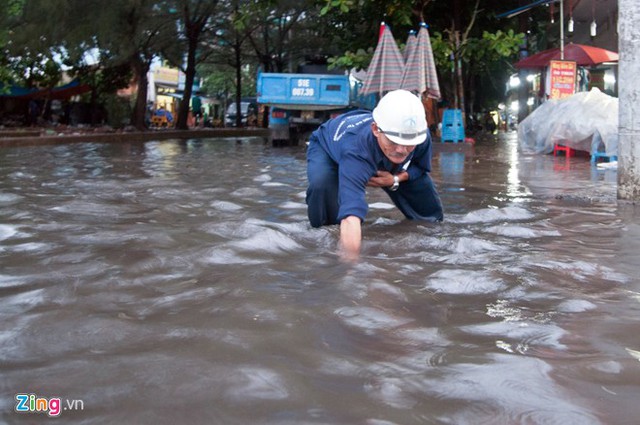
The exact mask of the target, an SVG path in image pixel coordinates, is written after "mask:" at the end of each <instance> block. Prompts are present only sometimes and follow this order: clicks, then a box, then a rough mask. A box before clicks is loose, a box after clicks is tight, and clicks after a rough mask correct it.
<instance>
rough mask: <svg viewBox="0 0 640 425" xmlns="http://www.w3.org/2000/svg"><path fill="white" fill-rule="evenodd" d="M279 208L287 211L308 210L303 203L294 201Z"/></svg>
mask: <svg viewBox="0 0 640 425" xmlns="http://www.w3.org/2000/svg"><path fill="white" fill-rule="evenodd" d="M279 207H280V208H282V209H285V210H297V209H306V208H307V206H306V205H305V204H303V203H301V202H292V201H287V202H285V203H283V204H280V205H279Z"/></svg>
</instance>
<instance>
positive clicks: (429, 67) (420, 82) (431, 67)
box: [401, 22, 440, 99]
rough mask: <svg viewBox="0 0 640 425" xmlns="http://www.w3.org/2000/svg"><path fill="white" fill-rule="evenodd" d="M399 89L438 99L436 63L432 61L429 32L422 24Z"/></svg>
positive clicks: (425, 25)
mask: <svg viewBox="0 0 640 425" xmlns="http://www.w3.org/2000/svg"><path fill="white" fill-rule="evenodd" d="M401 87H402V88H403V89H405V90H410V91H411V90H412V91H416V92H418V93H419V94H422V93H423V92H425V91H426V92H427V96H428V97H431V98H434V99H439V98H440V84H439V83H438V75H437V74H436V63H435V61H434V59H433V50H432V49H431V40H430V39H429V30H427V24H425V23H424V22H423V23H421V24H420V31H418V38H417V40H416V45H415V47H414V48H413V49H412V50H411V52H410V56H408V57H407V64H406V66H405V69H404V74H403V76H402V84H401Z"/></svg>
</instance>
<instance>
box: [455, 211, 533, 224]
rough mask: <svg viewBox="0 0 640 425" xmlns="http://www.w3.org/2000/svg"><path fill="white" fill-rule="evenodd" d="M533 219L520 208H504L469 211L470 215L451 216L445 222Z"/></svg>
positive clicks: (530, 214) (528, 212)
mask: <svg viewBox="0 0 640 425" xmlns="http://www.w3.org/2000/svg"><path fill="white" fill-rule="evenodd" d="M532 217H534V215H533V214H532V213H531V212H530V211H528V210H526V209H524V208H520V207H504V208H484V209H481V210H477V211H471V212H470V213H468V214H466V215H464V216H462V217H455V216H452V217H451V218H450V219H448V220H447V221H452V222H454V223H455V222H457V223H491V222H494V221H517V220H527V219H531V218H532Z"/></svg>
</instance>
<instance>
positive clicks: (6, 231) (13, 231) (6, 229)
mask: <svg viewBox="0 0 640 425" xmlns="http://www.w3.org/2000/svg"><path fill="white" fill-rule="evenodd" d="M17 234H18V228H17V227H16V226H9V225H8V224H0V241H3V240H6V239H9V238H11V237H13V236H15V235H17Z"/></svg>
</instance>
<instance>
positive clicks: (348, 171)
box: [338, 151, 376, 221]
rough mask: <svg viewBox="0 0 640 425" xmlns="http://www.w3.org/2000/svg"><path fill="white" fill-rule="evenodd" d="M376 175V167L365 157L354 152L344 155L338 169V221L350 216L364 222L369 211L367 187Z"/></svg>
mask: <svg viewBox="0 0 640 425" xmlns="http://www.w3.org/2000/svg"><path fill="white" fill-rule="evenodd" d="M375 173H376V169H375V166H374V165H373V164H372V163H371V161H370V160H368V159H367V158H366V157H365V156H363V155H360V154H358V153H356V152H353V151H348V152H345V153H344V154H343V156H342V158H341V160H340V164H339V169H338V174H339V182H340V183H339V187H338V202H339V205H340V209H339V211H338V220H342V219H344V218H346V217H348V216H350V215H353V216H356V217H358V218H360V220H362V221H363V220H364V218H365V216H366V215H367V212H368V210H369V205H368V204H367V200H366V186H367V183H368V182H369V179H370V178H371V176H373V175H374V174H375Z"/></svg>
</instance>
